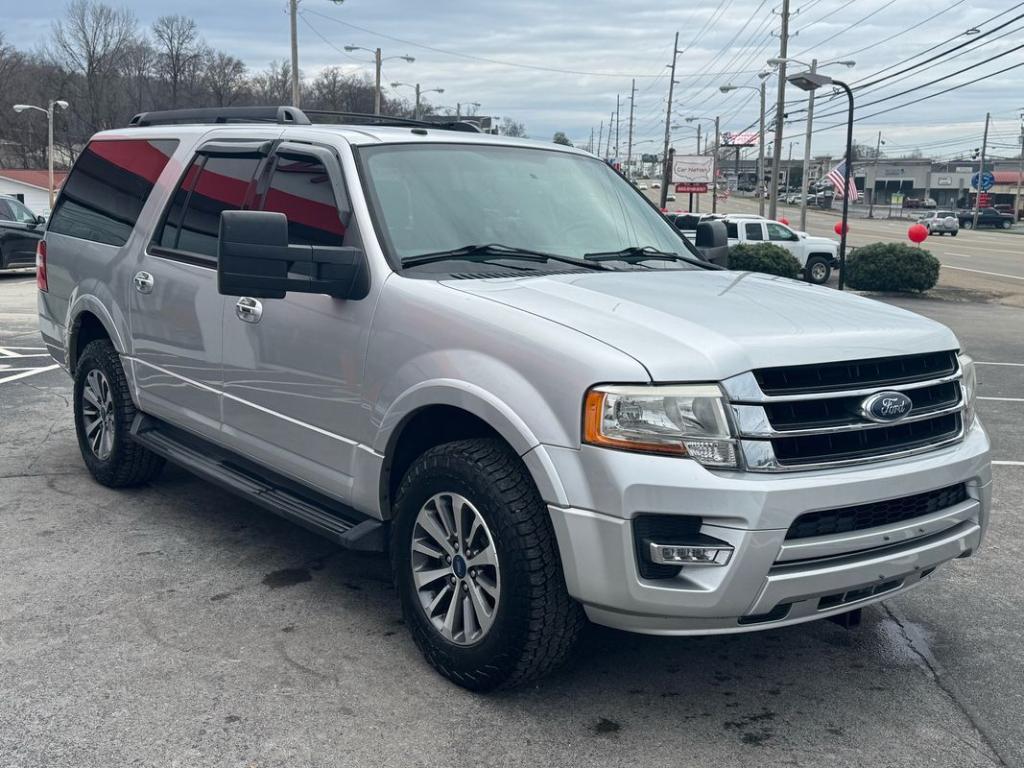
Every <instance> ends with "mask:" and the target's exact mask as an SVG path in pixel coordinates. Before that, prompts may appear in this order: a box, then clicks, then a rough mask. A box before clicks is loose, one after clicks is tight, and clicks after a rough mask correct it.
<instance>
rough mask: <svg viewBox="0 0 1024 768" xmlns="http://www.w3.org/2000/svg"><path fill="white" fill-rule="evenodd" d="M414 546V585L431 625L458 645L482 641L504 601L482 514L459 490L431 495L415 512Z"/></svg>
mask: <svg viewBox="0 0 1024 768" xmlns="http://www.w3.org/2000/svg"><path fill="white" fill-rule="evenodd" d="M411 550H412V551H411V558H410V562H411V564H412V579H413V585H414V586H415V589H416V594H417V596H418V598H419V604H420V607H421V608H422V609H423V612H424V614H425V615H426V617H427V619H428V620H429V621H430V623H431V624H432V625H433V626H434V628H435V629H436V630H437V631H438V632H439V633H440V634H441V636H442V637H444V638H445V639H446V640H448V641H450V642H452V643H455V644H456V645H472V644H474V643H477V642H479V641H480V640H482V639H483V638H484V636H485V635H486V634H487V632H488V630H490V628H491V625H492V624H493V623H494V617H495V615H496V613H497V610H498V603H499V601H500V599H501V569H500V566H499V563H498V553H497V551H496V549H495V546H494V538H493V537H492V536H491V531H490V529H489V528H488V527H487V523H486V522H485V521H484V519H483V516H482V515H481V514H480V512H479V511H478V510H477V509H476V507H474V506H473V504H472V503H470V501H469V500H468V499H466V498H465V497H464V496H461V495H459V494H457V493H438V494H435V495H434V496H431V497H430V498H429V499H428V500H427V502H426V503H425V504H424V505H423V506H422V507H421V508H420V511H419V513H418V514H417V515H416V522H415V524H414V526H413V532H412V543H411Z"/></svg>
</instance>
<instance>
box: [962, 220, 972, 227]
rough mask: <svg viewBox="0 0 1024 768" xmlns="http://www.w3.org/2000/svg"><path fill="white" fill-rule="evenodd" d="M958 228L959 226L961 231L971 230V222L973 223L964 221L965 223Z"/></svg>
mask: <svg viewBox="0 0 1024 768" xmlns="http://www.w3.org/2000/svg"><path fill="white" fill-rule="evenodd" d="M960 226H961V227H962V228H963V229H971V228H972V227H973V226H974V222H973V221H971V220H970V219H968V220H967V221H965V222H964V223H963V224H961V225H960Z"/></svg>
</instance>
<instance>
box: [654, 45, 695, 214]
mask: <svg viewBox="0 0 1024 768" xmlns="http://www.w3.org/2000/svg"><path fill="white" fill-rule="evenodd" d="M678 54H679V33H678V32H676V39H675V42H673V43H672V71H671V73H670V74H669V76H668V105H667V106H666V107H665V149H664V152H663V154H662V156H661V157H662V169H661V207H662V208H664V207H665V206H666V205H667V204H668V185H669V182H670V181H671V180H672V166H671V160H670V159H669V156H668V141H669V130H670V129H671V127H672V89H673V87H674V86H675V84H676V56H677V55H678ZM698 199H699V198H698Z"/></svg>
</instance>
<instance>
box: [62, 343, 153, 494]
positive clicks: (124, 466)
mask: <svg viewBox="0 0 1024 768" xmlns="http://www.w3.org/2000/svg"><path fill="white" fill-rule="evenodd" d="M74 404H75V432H76V433H77V435H78V447H79V449H80V450H81V452H82V459H83V460H84V461H85V466H86V467H87V468H88V469H89V473H90V474H91V475H92V476H93V477H94V478H95V479H96V481H97V482H99V483H101V484H103V485H106V486H110V487H111V488H122V487H125V486H131V485H141V484H143V483H146V482H148V481H150V480H152V479H153V478H154V477H156V476H157V475H158V474H159V473H160V470H161V469H162V468H163V466H164V460H163V459H162V458H160V457H159V456H157V455H156V454H155V453H152V452H151V451H148V450H147V449H145V448H143V447H142V446H141V445H139V444H138V443H136V442H134V441H133V440H132V439H131V438H130V437H129V430H130V429H131V426H132V420H133V419H134V418H135V414H136V413H137V412H138V411H137V410H136V408H135V404H134V403H133V402H132V398H131V394H130V393H129V391H128V380H127V379H126V378H125V375H124V369H123V368H122V367H121V359H120V357H119V356H118V354H117V351H116V350H115V349H114V346H113V345H112V344H111V343H110V342H109V341H107V340H105V339H97V340H96V341H91V342H89V344H87V345H86V347H85V349H84V350H82V354H81V356H80V357H79V359H78V365H77V367H76V368H75V388H74Z"/></svg>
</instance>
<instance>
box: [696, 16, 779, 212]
mask: <svg viewBox="0 0 1024 768" xmlns="http://www.w3.org/2000/svg"><path fill="white" fill-rule="evenodd" d="M786 2H789V0H786ZM720 140H721V134H720V133H719V131H718V115H715V154H714V155H712V156H711V212H712V213H718V142H719V141H720Z"/></svg>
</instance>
